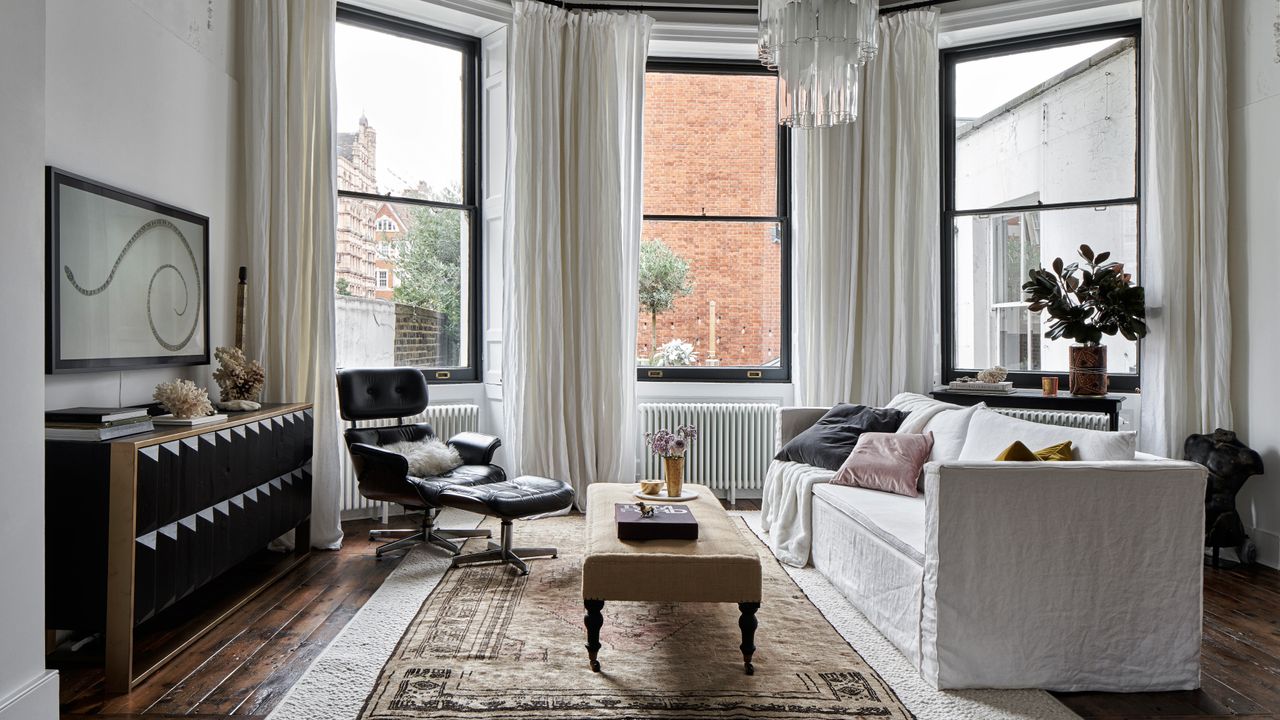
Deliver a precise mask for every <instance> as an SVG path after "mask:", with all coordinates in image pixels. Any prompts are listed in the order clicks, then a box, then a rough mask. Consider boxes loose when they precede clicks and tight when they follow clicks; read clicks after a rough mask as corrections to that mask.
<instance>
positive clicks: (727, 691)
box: [360, 515, 914, 720]
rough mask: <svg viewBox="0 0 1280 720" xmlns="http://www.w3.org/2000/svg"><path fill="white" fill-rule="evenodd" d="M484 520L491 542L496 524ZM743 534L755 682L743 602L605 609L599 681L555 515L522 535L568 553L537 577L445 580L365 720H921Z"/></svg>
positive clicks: (574, 533) (571, 550)
mask: <svg viewBox="0 0 1280 720" xmlns="http://www.w3.org/2000/svg"><path fill="white" fill-rule="evenodd" d="M738 522H739V523H741V522H742V521H741V519H739V520H738ZM486 524H492V525H493V526H494V530H495V535H496V530H497V527H496V523H493V522H492V521H489V522H488V523H486ZM740 529H741V531H742V534H743V537H744V538H745V539H746V540H747V541H748V542H750V543H752V544H754V545H755V546H756V547H757V548H758V550H759V552H760V558H761V561H762V563H763V566H764V600H763V602H762V603H761V607H760V611H759V614H758V616H757V617H758V618H759V622H760V626H759V630H758V631H757V633H756V646H757V648H758V649H757V650H756V655H755V671H756V672H755V675H752V676H748V675H746V674H745V673H744V672H743V666H742V657H741V655H740V653H739V651H738V644H739V642H740V635H739V630H738V609H737V606H736V605H732V604H706V603H676V604H671V603H624V602H612V603H606V604H605V609H604V615H605V624H604V628H603V629H602V631H601V636H600V640H601V643H602V645H603V647H602V649H601V651H600V660H601V663H602V664H603V672H601V673H598V674H597V673H593V672H591V670H590V668H589V667H588V665H587V655H586V650H585V649H584V647H583V643H584V642H585V630H584V628H583V624H582V617H583V607H582V596H581V589H580V582H581V573H580V569H579V568H580V564H581V561H582V557H581V554H580V552H579V548H580V547H581V546H582V533H583V519H582V516H580V515H579V516H568V517H555V518H546V519H543V520H538V521H535V522H527V523H519V524H518V525H517V527H516V533H517V534H516V544H517V545H525V546H546V545H554V546H556V547H558V548H559V549H560V552H561V555H560V557H559V558H556V559H549V560H536V561H534V562H533V572H532V573H531V574H530V575H528V576H524V577H520V576H517V575H515V574H514V573H513V572H512V570H511V569H510V568H507V567H492V566H489V567H484V566H478V567H477V566H473V567H465V568H461V569H455V570H450V571H449V572H447V573H445V574H444V576H443V578H442V579H441V580H440V582H439V585H438V586H437V587H436V589H435V590H434V592H432V593H431V595H430V596H429V597H428V598H427V600H426V602H425V603H424V604H423V605H422V608H421V610H419V612H418V614H417V616H416V617H415V618H414V619H413V621H412V622H411V623H410V624H409V628H408V630H407V632H406V633H405V635H404V636H403V637H402V638H401V640H400V642H399V644H398V645H397V646H396V649H395V652H394V653H393V654H392V655H391V658H390V659H389V660H388V661H387V663H386V665H385V666H384V667H383V669H382V673H381V675H380V676H379V677H378V680H377V682H376V684H375V685H374V688H373V691H372V693H371V694H370V695H369V697H368V699H367V700H366V701H365V705H364V709H363V710H362V712H361V714H360V717H361V718H363V719H365V720H384V719H385V720H391V719H395V720H402V719H404V718H476V719H477V720H488V719H490V718H492V719H495V720H496V719H497V718H503V719H504V720H506V719H518V720H561V719H567V718H601V719H609V718H612V719H615V720H621V719H624V718H626V719H634V718H690V719H694V718H717V719H730V718H743V719H763V718H769V719H770V720H790V719H801V718H803V719H811V718H912V717H914V716H913V715H912V714H911V713H910V712H909V711H908V710H907V708H906V706H904V705H903V703H902V702H901V701H900V700H899V699H898V696H897V695H896V694H895V693H894V691H893V689H892V688H890V687H889V685H888V683H886V682H885V681H884V680H883V679H881V677H880V676H879V675H878V674H877V673H876V672H875V671H874V670H872V669H871V667H870V666H869V665H868V664H867V663H866V661H864V660H863V658H862V657H861V656H859V655H858V653H857V652H855V651H854V650H853V648H852V647H850V646H849V643H848V642H846V641H845V640H844V638H842V637H841V636H840V634H839V633H838V632H836V630H835V629H834V628H833V627H832V626H831V624H830V623H829V622H828V621H827V619H826V618H825V617H824V616H823V614H822V613H821V612H819V611H818V609H817V608H816V607H814V605H813V603H812V602H810V601H809V599H808V598H807V597H806V595H805V593H804V592H802V591H801V590H800V589H799V588H798V587H797V586H796V584H795V583H794V582H792V580H791V578H790V577H789V576H788V575H787V573H786V572H785V571H784V570H783V569H782V567H781V566H780V565H779V564H778V562H777V561H776V560H775V559H774V558H773V556H772V555H771V554H770V553H769V551H768V549H767V548H766V547H765V546H764V544H762V543H760V541H759V540H758V539H757V538H756V536H755V534H754V533H752V532H751V531H750V530H749V529H748V528H747V527H746V526H745V524H744V525H743V526H742V527H741V528H740ZM481 542H483V541H481ZM472 543H473V544H472V546H471V547H469V548H468V550H475V549H476V547H475V543H476V541H474V540H473V541H472ZM645 581H646V582H655V583H660V582H662V577H661V576H660V575H655V576H653V577H650V578H646V579H645Z"/></svg>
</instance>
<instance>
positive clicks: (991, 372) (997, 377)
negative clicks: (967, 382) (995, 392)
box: [978, 365, 1009, 383]
mask: <svg viewBox="0 0 1280 720" xmlns="http://www.w3.org/2000/svg"><path fill="white" fill-rule="evenodd" d="M1007 377H1009V371H1008V370H1005V369H1004V368H1002V367H1000V366H999V365H997V366H995V367H993V368H987V369H986V370H983V371H982V372H980V373H978V382H984V383H998V382H1004V379H1005V378H1007Z"/></svg>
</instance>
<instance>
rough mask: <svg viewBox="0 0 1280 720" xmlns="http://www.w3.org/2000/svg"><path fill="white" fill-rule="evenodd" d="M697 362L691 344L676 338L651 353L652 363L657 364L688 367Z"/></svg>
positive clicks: (696, 356)
mask: <svg viewBox="0 0 1280 720" xmlns="http://www.w3.org/2000/svg"><path fill="white" fill-rule="evenodd" d="M697 362H698V353H696V352H694V350H693V345H692V344H690V343H687V342H685V341H683V340H680V339H678V338H677V339H675V340H672V341H671V342H669V343H667V344H666V345H663V346H662V347H660V348H658V352H656V353H654V354H653V364H654V365H658V366H670V367H689V366H691V365H696V364H697Z"/></svg>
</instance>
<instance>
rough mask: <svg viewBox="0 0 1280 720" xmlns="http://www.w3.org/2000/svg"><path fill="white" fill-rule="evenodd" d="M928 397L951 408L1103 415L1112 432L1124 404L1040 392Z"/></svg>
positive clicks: (1109, 398)
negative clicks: (981, 405) (1024, 409)
mask: <svg viewBox="0 0 1280 720" xmlns="http://www.w3.org/2000/svg"><path fill="white" fill-rule="evenodd" d="M929 394H930V395H931V396H933V399H935V400H941V401H942V402H949V403H952V404H954V405H977V404H978V403H980V402H981V403H986V404H987V406H988V407H997V408H1026V409H1029V410H1057V411H1059V412H1088V413H1102V414H1105V415H1106V416H1107V419H1108V420H1109V421H1110V423H1111V430H1112V431H1116V430H1119V429H1120V405H1121V404H1123V403H1124V396H1123V395H1116V394H1114V393H1111V394H1108V395H1101V396H1090V395H1072V394H1070V393H1061V394H1059V395H1045V394H1043V393H1042V392H1040V391H1039V390H1015V391H1014V392H1013V394H1011V395H996V394H991V395H982V394H978V393H966V392H952V391H951V390H948V389H947V388H944V387H942V388H938V389H937V390H934V391H933V392H931V393H929Z"/></svg>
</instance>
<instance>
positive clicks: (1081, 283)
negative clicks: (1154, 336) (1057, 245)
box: [1022, 245, 1147, 395]
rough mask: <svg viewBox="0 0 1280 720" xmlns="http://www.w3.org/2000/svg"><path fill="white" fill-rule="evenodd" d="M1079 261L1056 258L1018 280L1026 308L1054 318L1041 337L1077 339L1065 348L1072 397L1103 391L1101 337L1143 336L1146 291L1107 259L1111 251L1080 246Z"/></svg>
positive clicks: (1104, 373) (1104, 370)
mask: <svg viewBox="0 0 1280 720" xmlns="http://www.w3.org/2000/svg"><path fill="white" fill-rule="evenodd" d="M1080 257H1081V258H1083V259H1084V265H1083V267H1082V266H1081V264H1080V263H1078V262H1073V263H1071V264H1070V265H1064V264H1063V262H1062V258H1055V259H1054V261H1053V270H1052V271H1050V270H1046V269H1044V268H1037V269H1034V270H1031V271H1030V272H1028V273H1027V275H1028V278H1029V279H1028V280H1027V282H1025V283H1023V284H1022V290H1023V292H1025V293H1026V294H1027V297H1026V300H1027V302H1028V303H1029V305H1028V306H1027V309H1028V310H1030V311H1031V312H1035V313H1038V312H1041V311H1044V310H1047V311H1048V312H1049V316H1050V317H1051V318H1053V321H1052V322H1051V323H1050V324H1049V330H1048V332H1047V333H1045V335H1046V336H1047V337H1048V338H1050V339H1052V340H1057V339H1058V338H1061V337H1067V338H1070V339H1072V340H1074V341H1076V343H1078V344H1076V345H1072V346H1071V347H1070V348H1069V349H1068V355H1069V365H1070V387H1071V394H1072V395H1106V394H1107V385H1108V382H1107V346H1106V345H1103V344H1102V336H1103V335H1111V336H1114V335H1116V334H1120V335H1122V336H1124V337H1125V338H1126V339H1128V340H1133V341H1137V340H1138V339H1139V338H1142V337H1146V334H1147V321H1146V317H1147V305H1146V291H1145V290H1143V288H1142V286H1141V285H1135V284H1134V283H1133V276H1132V275H1130V274H1129V273H1126V272H1125V271H1124V265H1123V264H1121V263H1116V262H1107V260H1108V259H1109V258H1110V257H1111V253H1109V252H1102V253H1098V254H1097V255H1094V253H1093V249H1092V248H1090V247H1089V246H1088V245H1081V246H1080Z"/></svg>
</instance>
